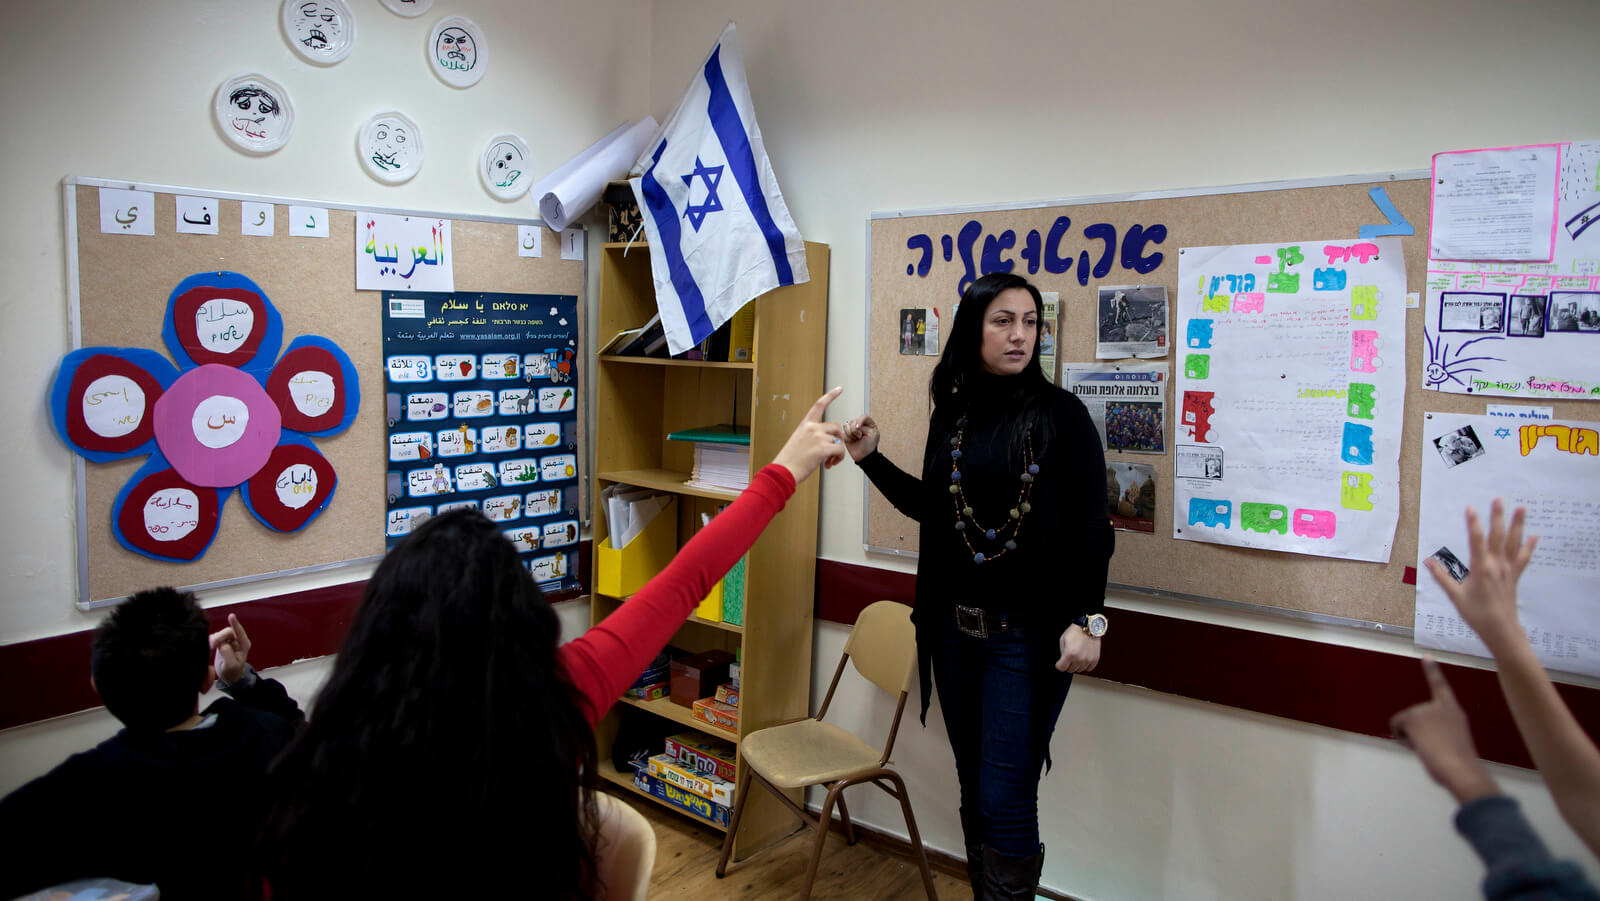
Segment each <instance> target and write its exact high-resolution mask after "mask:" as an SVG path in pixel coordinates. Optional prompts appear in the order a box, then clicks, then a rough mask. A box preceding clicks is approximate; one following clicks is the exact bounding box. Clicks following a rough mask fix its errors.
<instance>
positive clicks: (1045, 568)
mask: <svg viewBox="0 0 1600 901" xmlns="http://www.w3.org/2000/svg"><path fill="white" fill-rule="evenodd" d="M1023 379H1024V376H995V375H988V374H978V375H976V376H974V377H969V378H968V380H967V385H966V387H965V390H964V392H962V393H964V394H966V397H965V399H964V400H961V401H960V402H958V401H957V400H956V399H951V400H948V401H946V402H944V403H942V404H940V405H939V406H938V407H936V408H935V410H934V413H933V418H932V421H931V422H930V423H929V427H928V444H927V447H926V449H925V450H924V452H923V459H922V477H921V478H920V479H919V478H917V477H915V476H912V475H910V474H908V473H906V472H905V471H903V470H901V469H900V468H899V467H898V466H896V465H895V464H894V463H892V462H890V461H889V459H888V458H887V457H885V456H883V455H882V454H880V453H877V452H873V453H872V454H871V455H869V456H867V457H865V458H863V459H862V460H861V469H862V471H863V472H865V473H866V475H867V478H869V479H871V480H872V484H873V485H874V486H876V487H877V489H878V490H879V491H881V492H883V495H884V497H885V498H887V499H888V501H889V503H891V504H893V505H894V507H895V509H897V510H899V511H900V512H901V513H904V514H905V515H906V516H909V517H911V518H912V519H914V520H916V521H917V524H918V525H919V526H920V530H921V534H920V536H919V538H918V542H917V553H918V559H917V587H916V608H915V610H914V611H913V613H912V619H913V621H914V622H915V623H916V626H917V644H918V648H919V653H918V657H919V661H920V670H921V684H922V711H921V712H922V719H923V722H924V723H926V721H927V715H928V702H929V699H930V697H929V689H930V686H931V682H930V673H931V670H932V667H931V666H930V665H929V664H930V662H931V653H932V652H931V649H932V648H933V647H934V643H935V641H936V640H937V638H938V636H939V635H941V634H942V631H941V630H942V629H944V628H946V627H948V626H949V625H951V624H953V622H954V617H955V613H954V608H955V606H956V605H957V604H960V605H963V606H968V607H981V608H983V609H985V610H991V611H995V612H999V613H1005V614H1007V615H1008V617H1013V618H1019V619H1020V620H1021V621H1022V622H1023V625H1024V628H1025V630H1026V634H1027V636H1028V640H1029V646H1030V650H1032V652H1033V656H1034V658H1035V665H1036V666H1042V667H1049V666H1053V665H1054V663H1055V661H1056V660H1057V658H1058V657H1059V656H1060V655H1059V648H1058V642H1059V639H1060V637H1061V633H1062V632H1064V631H1066V628H1067V626H1068V625H1070V624H1071V623H1072V621H1073V620H1075V619H1077V618H1078V617H1079V616H1082V615H1084V614H1087V613H1094V612H1098V611H1099V610H1101V609H1102V608H1103V607H1104V606H1105V587H1106V573H1107V569H1108V567H1109V565H1110V560H1111V552H1112V549H1113V546H1114V538H1113V532H1112V529H1111V522H1110V519H1109V518H1108V517H1107V515H1106V466H1105V454H1104V453H1103V452H1102V451H1101V449H1100V437H1099V434H1098V433H1097V432H1096V431H1095V428H1094V421H1093V420H1091V419H1090V418H1089V411H1088V410H1087V409H1085V408H1084V406H1083V402H1082V401H1080V400H1079V399H1078V398H1077V397H1076V396H1075V395H1073V394H1071V393H1069V392H1067V391H1064V390H1062V389H1060V388H1056V387H1054V386H1043V387H1042V388H1039V389H1036V391H1038V392H1042V393H1040V394H1037V395H1036V396H1037V401H1038V406H1039V408H1041V412H1042V422H1041V424H1040V426H1039V427H1037V428H1034V429H1032V430H1031V432H1030V437H1031V442H1032V446H1033V452H1034V460H1035V462H1037V463H1038V464H1039V474H1038V475H1037V476H1036V477H1035V481H1034V485H1033V491H1032V495H1031V497H1030V499H1029V503H1030V504H1031V507H1032V509H1031V510H1030V511H1029V512H1028V513H1026V514H1025V515H1024V516H1023V518H1022V522H1021V526H1020V533H1019V534H1018V536H1017V539H1016V540H1017V549H1016V550H1015V551H1011V552H1008V553H1006V554H1005V555H1004V556H1002V557H999V558H998V559H993V560H989V561H988V562H985V563H982V564H979V563H976V562H974V560H973V552H974V550H975V551H981V552H983V553H985V554H986V555H988V556H993V555H994V554H995V553H996V552H998V551H999V550H1001V549H1002V547H1003V539H1004V536H1003V535H997V537H996V540H994V541H987V540H985V539H984V538H983V533H982V532H981V531H979V530H977V529H975V528H974V527H973V525H972V523H971V521H970V520H969V521H968V522H967V526H966V536H967V541H970V542H971V545H972V549H970V550H969V549H968V547H967V544H966V543H964V542H963V540H962V533H960V532H957V531H956V529H955V523H956V520H957V518H958V515H959V514H958V510H957V507H956V503H955V500H954V495H952V494H951V493H950V483H951V474H950V471H951V457H950V450H951V446H952V445H951V443H950V439H951V436H953V435H954V434H955V432H956V422H957V420H958V419H959V418H961V417H962V416H965V417H966V426H965V428H964V429H963V430H962V440H961V451H962V457H961V459H960V461H959V463H960V471H961V479H962V485H963V490H964V495H965V498H966V500H967V503H969V504H970V505H971V506H972V508H973V516H974V518H976V520H977V521H978V522H979V523H980V524H982V525H983V526H985V527H991V528H995V529H999V527H1000V526H1001V525H1003V524H1004V523H1005V522H1006V520H1007V518H1008V511H1009V510H1010V509H1011V508H1012V507H1013V506H1015V505H1016V503H1017V500H1018V495H1019V492H1020V489H1021V488H1022V482H1021V481H1020V476H1021V474H1022V471H1023V465H1024V463H1023V460H1024V453H1023V450H1024V449H1023V447H1021V446H1018V447H1012V445H1013V444H1014V443H1016V442H1015V441H1014V438H1013V435H1014V434H1015V428H1014V423H1015V422H1016V420H1017V419H1018V418H1019V417H1021V416H1022V415H1023V411H1024V407H1025V404H1026V403H1027V400H1028V396H1029V391H1028V389H1027V388H1025V384H1026V383H1025V382H1024V381H1023ZM1038 684H1039V685H1040V686H1041V693H1042V694H1048V681H1047V680H1038ZM1040 699H1041V700H1042V698H1040Z"/></svg>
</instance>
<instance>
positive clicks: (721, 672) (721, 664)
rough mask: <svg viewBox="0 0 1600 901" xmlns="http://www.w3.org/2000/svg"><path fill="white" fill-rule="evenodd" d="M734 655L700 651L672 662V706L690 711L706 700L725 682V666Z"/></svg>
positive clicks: (719, 651)
mask: <svg viewBox="0 0 1600 901" xmlns="http://www.w3.org/2000/svg"><path fill="white" fill-rule="evenodd" d="M732 662H733V655H732V654H730V653H728V652H727V651H723V650H712V651H702V652H700V653H698V654H692V655H690V656H688V657H684V658H682V659H680V660H674V661H672V702H673V703H674V704H682V705H683V706H684V707H693V706H694V702H695V701H698V700H700V699H701V698H709V697H711V695H712V694H713V693H714V692H715V691H716V690H717V686H718V685H721V684H722V683H724V682H726V681H728V665H729V664H730V663H732Z"/></svg>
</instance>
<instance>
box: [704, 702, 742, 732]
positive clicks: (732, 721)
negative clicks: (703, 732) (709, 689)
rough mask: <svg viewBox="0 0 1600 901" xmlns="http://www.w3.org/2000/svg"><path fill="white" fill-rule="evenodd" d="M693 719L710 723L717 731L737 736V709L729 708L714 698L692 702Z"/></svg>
mask: <svg viewBox="0 0 1600 901" xmlns="http://www.w3.org/2000/svg"><path fill="white" fill-rule="evenodd" d="M694 718H695V719H697V720H700V721H701V722H705V723H710V724H711V725H713V726H716V727H717V728H719V729H726V730H728V731H729V732H732V733H733V734H735V735H737V734H739V708H737V707H730V706H728V705H727V704H724V703H722V702H721V701H718V700H717V699H716V698H701V699H700V700H698V701H695V702H694Z"/></svg>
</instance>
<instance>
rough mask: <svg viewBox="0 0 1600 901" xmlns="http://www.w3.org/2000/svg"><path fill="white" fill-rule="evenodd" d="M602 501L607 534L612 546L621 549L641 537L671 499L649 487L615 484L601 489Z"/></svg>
mask: <svg viewBox="0 0 1600 901" xmlns="http://www.w3.org/2000/svg"><path fill="white" fill-rule="evenodd" d="M600 500H601V501H602V502H603V504H602V505H603V506H604V508H605V512H606V534H608V535H610V536H611V546H612V547H614V548H618V549H621V548H624V547H627V546H628V542H630V541H632V540H633V539H635V538H637V537H639V533H640V532H643V531H644V527H645V526H647V525H649V524H650V520H652V519H655V518H656V514H658V513H660V512H661V511H662V510H664V509H666V506H667V504H668V503H670V502H671V500H672V498H671V497H670V496H669V495H665V494H660V495H658V494H654V493H652V492H651V491H650V489H648V488H635V487H634V486H632V485H612V486H610V487H609V488H606V489H605V490H604V491H601V492H600Z"/></svg>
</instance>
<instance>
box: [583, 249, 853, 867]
mask: <svg viewBox="0 0 1600 901" xmlns="http://www.w3.org/2000/svg"><path fill="white" fill-rule="evenodd" d="M625 248H626V252H625ZM644 250H645V248H644V247H643V246H642V245H641V244H639V243H635V244H633V245H632V247H631V248H627V245H624V244H606V245H604V247H603V248H602V251H601V260H600V290H599V304H598V309H597V315H596V322H595V333H596V334H599V335H614V334H616V333H617V332H619V331H622V330H623V329H628V328H635V327H637V326H638V325H639V323H641V322H645V321H647V320H649V318H650V317H651V315H653V314H654V313H655V311H656V304H655V288H654V283H653V281H652V279H651V272H650V256H649V254H648V253H647V252H642V251H644ZM828 262H829V249H828V247H827V245H824V244H813V243H807V244H806V264H807V268H808V269H809V270H810V273H811V280H810V281H809V282H808V283H806V284H804V285H794V286H791V287H787V288H779V289H777V290H775V291H772V292H769V293H768V294H766V295H764V296H762V297H761V298H759V299H757V300H756V301H754V303H755V304H756V317H755V319H756V321H755V341H754V344H753V346H752V349H751V361H750V362H745V363H724V362H715V361H705V360H673V359H665V358H652V357H618V356H602V357H600V363H599V365H598V366H596V367H595V369H596V375H595V419H596V424H595V436H594V446H595V472H596V475H595V487H594V491H593V492H592V493H591V497H593V498H595V499H596V503H598V499H599V497H600V492H601V491H602V490H603V489H605V488H606V487H608V486H610V485H616V484H628V485H636V486H639V487H641V488H650V489H653V490H657V491H662V492H668V493H671V494H675V495H677V496H678V499H679V502H678V505H677V511H678V512H677V519H678V545H679V546H680V547H681V546H682V545H683V544H684V542H686V541H688V540H689V538H690V537H691V536H692V535H693V534H694V532H695V531H696V530H697V529H698V528H699V527H700V515H701V514H702V513H713V514H714V513H715V512H716V511H717V510H718V509H719V508H720V507H722V506H723V505H725V504H727V503H729V502H731V501H732V500H734V498H736V497H737V496H738V495H737V493H735V492H729V491H719V490H716V489H707V488H690V487H688V486H686V485H685V484H684V483H685V482H686V481H687V480H688V478H689V473H690V471H691V470H692V469H693V467H694V446H693V444H692V443H689V442H683V441H669V440H667V434H668V433H669V432H675V431H681V430H684V429H691V428H698V427H701V426H708V425H717V424H721V423H729V422H733V423H736V424H738V425H745V426H749V428H750V460H751V467H752V470H753V469H756V468H759V467H760V466H762V465H764V464H766V463H768V462H770V461H771V460H772V458H773V457H774V456H776V455H777V452H778V450H779V449H780V448H781V447H782V446H783V443H784V442H785V441H786V440H787V439H788V437H789V433H790V432H791V431H792V430H793V429H794V426H795V424H796V423H798V422H799V421H800V420H801V418H802V417H803V416H804V415H805V413H806V410H808V409H809V408H810V406H811V403H812V402H813V401H814V400H816V398H817V397H818V396H819V395H820V394H822V392H823V390H824V385H823V380H822V376H823V372H822V366H823V359H824V356H825V349H826V340H827V322H828V288H827V286H828ZM757 385H759V386H760V390H761V394H760V402H759V403H757V399H756V395H755V387H756V386H757ZM752 474H753V472H752ZM817 486H818V480H817V479H815V478H813V479H810V480H808V481H806V482H805V483H804V484H802V485H801V486H800V488H799V490H798V491H797V492H796V493H795V495H794V497H792V498H790V500H789V503H788V504H787V505H786V506H785V508H784V510H783V512H782V513H780V514H779V515H778V516H777V517H776V518H774V519H773V521H772V522H771V524H769V525H768V526H767V529H766V531H765V532H764V533H763V534H762V536H761V538H760V540H758V541H757V542H756V544H755V546H754V547H753V548H751V550H750V554H749V562H748V564H747V569H746V576H745V611H744V623H743V624H742V625H730V624H728V623H720V622H711V621H708V620H704V619H701V618H700V617H698V616H694V617H690V618H689V619H688V620H686V621H685V622H684V624H683V625H682V626H681V627H680V628H679V629H678V631H677V634H676V635H674V637H673V639H672V643H673V644H674V645H676V646H678V647H680V648H683V649H684V650H686V651H690V652H698V651H705V650H710V649H713V648H720V649H723V650H726V651H729V652H732V653H740V654H741V655H742V662H741V670H742V672H741V688H740V692H739V718H740V722H739V728H740V731H739V734H738V735H735V734H732V733H729V732H727V731H726V730H723V729H720V728H718V727H716V726H712V725H710V724H709V723H704V722H701V721H700V720H698V719H695V718H694V716H693V714H692V713H691V712H690V710H689V708H686V707H683V706H681V705H678V704H674V703H673V702H672V701H671V700H670V699H666V698H663V699H659V700H655V701H638V700H633V699H624V700H623V701H622V702H620V703H619V704H618V705H617V706H616V708H615V709H613V710H612V711H611V712H610V713H608V714H607V715H606V716H605V717H604V718H602V719H601V721H600V723H599V724H598V725H597V726H596V727H595V740H596V743H597V745H598V746H599V751H600V758H601V761H602V763H601V772H600V775H601V777H602V778H604V779H605V780H606V781H608V782H612V783H614V784H616V785H619V786H622V787H624V788H625V789H627V790H628V791H632V792H634V793H635V794H637V795H639V796H640V797H645V798H650V800H651V801H654V802H656V803H662V802H660V801H659V800H657V799H656V798H654V797H652V796H650V795H648V794H645V793H642V792H639V791H637V789H635V788H634V785H633V780H632V777H631V774H628V773H622V772H618V771H617V770H616V769H615V767H614V766H613V765H612V763H611V751H612V744H613V742H614V741H615V739H616V735H617V729H618V724H619V722H620V719H621V717H622V716H623V715H624V714H627V715H635V714H640V713H642V714H645V715H648V716H652V717H659V718H662V719H665V720H668V721H670V722H672V723H674V724H677V725H680V726H683V727H684V729H685V730H694V731H697V732H700V733H703V734H706V735H711V736H715V737H717V738H721V739H723V740H725V741H728V742H730V743H734V744H737V743H738V740H739V738H740V737H741V736H743V735H746V734H748V733H750V732H752V731H755V730H758V729H762V728H765V727H767V726H771V725H773V724H775V723H778V722H781V721H784V720H790V719H794V718H796V717H803V716H805V715H806V714H807V713H808V712H809V710H810V702H811V638H812V634H811V632H812V603H813V599H814V585H813V579H814V578H815V571H816V551H817V503H818V494H817ZM593 521H594V541H595V543H596V544H599V542H601V541H603V540H604V539H605V538H606V522H605V516H604V513H603V511H601V510H599V509H598V508H597V509H596V510H595V511H594V517H593ZM625 603H627V601H626V600H625V599H621V598H615V597H609V596H606V595H602V594H599V593H591V595H590V607H589V609H590V622H591V623H599V622H600V621H602V620H603V619H605V617H607V616H609V615H610V614H611V613H613V612H614V611H616V610H617V609H618V608H619V607H620V606H621V605H623V604H625ZM790 797H791V798H792V799H793V800H794V801H796V802H797V803H802V804H803V803H804V797H803V794H802V793H801V792H799V791H795V792H793V793H792V794H791V796H790ZM663 806H666V807H667V808H668V809H670V810H675V811H677V812H679V813H683V815H685V816H690V817H692V818H693V819H695V820H696V821H697V822H702V823H706V822H708V821H707V820H704V819H702V818H700V817H698V816H694V815H692V814H688V813H685V812H683V811H681V810H678V809H677V808H675V807H672V806H671V805H663ZM798 825H799V822H798V820H796V819H795V817H794V815H793V814H792V813H790V812H789V811H788V810H787V809H785V808H784V807H783V806H782V805H781V804H779V803H778V802H777V800H776V799H774V798H771V797H768V796H767V795H766V793H763V792H754V793H752V794H751V798H750V804H749V806H748V808H747V809H746V811H745V813H744V816H743V822H742V824H741V825H740V829H739V835H738V837H737V839H736V840H735V844H734V856H735V857H736V858H741V857H744V856H747V855H748V854H750V853H752V852H754V851H755V850H757V849H759V848H761V847H764V846H765V845H767V844H770V843H771V842H773V841H775V840H777V839H779V838H782V837H783V836H786V835H788V834H790V833H791V832H793V831H794V830H795V829H796V828H797V826H798Z"/></svg>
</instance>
